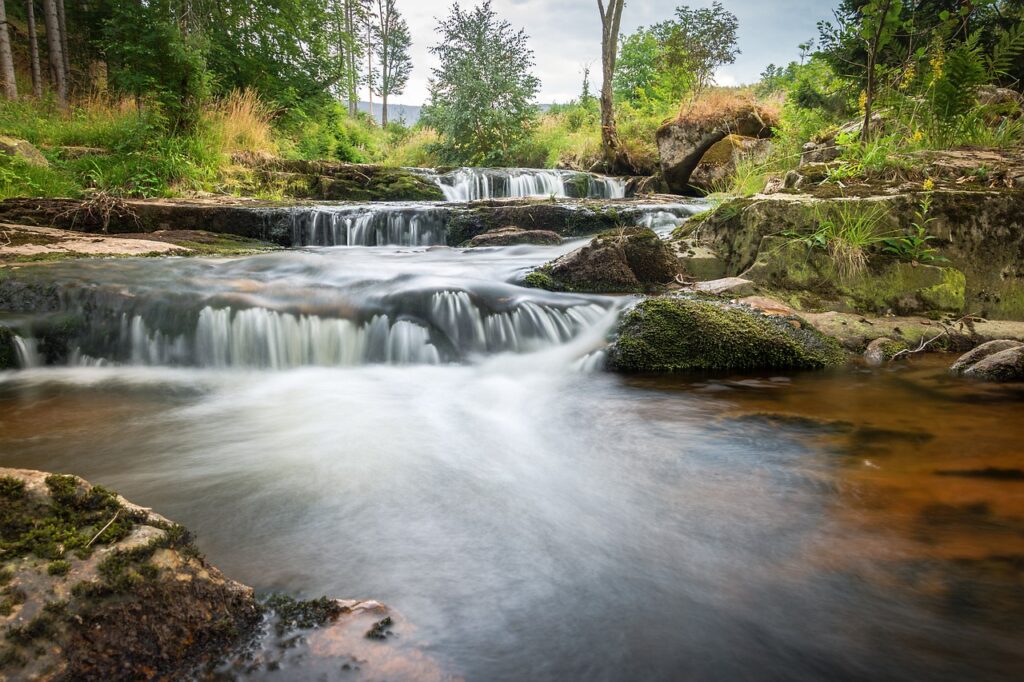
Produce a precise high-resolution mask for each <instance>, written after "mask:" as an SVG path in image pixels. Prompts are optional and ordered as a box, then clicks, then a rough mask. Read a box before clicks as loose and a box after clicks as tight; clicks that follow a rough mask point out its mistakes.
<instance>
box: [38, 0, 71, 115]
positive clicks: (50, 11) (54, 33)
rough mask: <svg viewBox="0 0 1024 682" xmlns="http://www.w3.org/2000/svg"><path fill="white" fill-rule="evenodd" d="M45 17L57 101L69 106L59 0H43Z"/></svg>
mask: <svg viewBox="0 0 1024 682" xmlns="http://www.w3.org/2000/svg"><path fill="white" fill-rule="evenodd" d="M43 19H44V20H45V21H46V43H47V45H48V46H49V48H50V49H49V53H50V75H51V76H52V80H53V86H54V89H55V90H56V91H57V103H58V104H60V106H61V108H62V109H65V108H67V106H68V81H67V73H66V72H65V71H64V53H63V50H61V44H60V23H59V22H58V21H57V0H43Z"/></svg>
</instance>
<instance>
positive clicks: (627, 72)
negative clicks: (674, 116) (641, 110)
mask: <svg viewBox="0 0 1024 682" xmlns="http://www.w3.org/2000/svg"><path fill="white" fill-rule="evenodd" d="M661 49H662V48H661V43H660V42H658V38H657V36H655V35H654V32H653V31H651V30H650V29H645V28H642V27H641V28H640V29H639V30H638V31H637V32H636V33H633V34H632V35H629V36H624V37H623V38H622V41H621V44H620V46H619V56H618V63H617V65H616V69H615V78H614V81H613V82H614V90H615V96H616V97H618V98H620V99H623V100H627V101H630V102H637V101H639V100H641V99H653V98H655V97H656V96H657V94H656V91H657V89H658V83H659V81H660V79H661V75H662V74H661V72H660V70H659V68H658V61H659V58H660V56H661Z"/></svg>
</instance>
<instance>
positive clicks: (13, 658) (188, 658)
mask: <svg viewBox="0 0 1024 682" xmlns="http://www.w3.org/2000/svg"><path fill="white" fill-rule="evenodd" d="M0 560H2V562H3V563H2V566H0V584H2V585H0V629H2V630H3V637H2V640H0V668H2V671H3V673H4V674H5V675H7V676H9V677H8V678H9V679H44V678H45V679H67V680H79V679H152V678H161V677H163V678H181V677H183V676H187V674H188V672H189V671H191V670H193V669H194V668H195V667H196V666H201V665H203V664H204V663H205V662H212V660H216V659H215V657H217V656H218V655H221V654H223V653H224V652H225V651H227V650H228V649H229V648H231V647H233V646H236V645H237V644H238V643H240V642H241V641H243V640H244V638H245V637H246V635H247V634H248V633H249V632H251V631H252V629H253V628H254V627H256V626H257V625H258V623H259V622H260V619H261V617H262V611H261V609H260V608H259V606H258V604H257V602H256V600H255V599H254V597H253V593H252V590H251V589H250V588H247V587H245V586H244V585H240V584H238V583H235V582H233V581H231V580H228V579H227V578H225V577H224V576H223V575H221V574H220V572H219V571H217V569H216V568H214V567H212V566H210V565H209V564H207V563H206V562H205V561H204V560H203V558H202V557H201V556H200V554H199V552H198V551H197V550H196V549H195V546H194V545H193V544H192V542H191V539H190V536H189V534H188V533H187V532H186V531H185V530H184V529H183V528H181V527H180V526H175V525H174V524H172V523H170V522H169V521H167V519H164V518H163V517H161V516H159V515H157V514H154V513H153V512H151V511H149V510H146V509H143V508H141V507H137V506H135V505H132V504H131V503H129V502H127V501H126V500H124V499H122V498H120V497H118V496H117V495H115V494H113V493H111V492H109V491H107V490H104V489H102V488H100V487H93V486H90V485H89V484H88V483H86V482H85V481H82V480H81V479H78V478H76V477H74V476H61V475H47V474H44V473H42V472H38V471H27V470H17V469H0Z"/></svg>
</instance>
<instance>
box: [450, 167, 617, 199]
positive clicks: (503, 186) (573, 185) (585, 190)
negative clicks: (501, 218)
mask: <svg viewBox="0 0 1024 682" xmlns="http://www.w3.org/2000/svg"><path fill="white" fill-rule="evenodd" d="M433 179H434V181H435V182H436V183H437V184H438V186H440V188H441V191H442V192H444V196H445V199H446V200H447V201H480V200H484V199H508V198H526V197H555V198H560V199H564V198H567V197H576V198H580V199H588V198H589V199H622V198H625V196H626V180H625V179H624V178H616V177H611V176H605V175H594V174H592V173H580V172H577V171H565V170H544V169H534V168H459V169H456V170H453V171H450V172H448V173H445V174H443V175H442V174H439V175H434V176H433ZM580 190H582V191H580Z"/></svg>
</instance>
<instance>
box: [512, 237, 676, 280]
mask: <svg viewBox="0 0 1024 682" xmlns="http://www.w3.org/2000/svg"><path fill="white" fill-rule="evenodd" d="M678 274H679V262H678V260H677V259H676V257H675V256H674V255H673V254H672V251H671V249H670V248H669V246H668V245H667V244H666V243H665V242H664V241H662V240H661V238H659V237H658V235H657V234H655V233H654V231H653V230H651V229H649V228H646V227H632V228H622V229H618V230H609V231H608V232H605V233H603V234H601V235H598V237H597V238H596V239H594V240H593V241H592V242H590V244H588V245H587V246H584V247H583V248H581V249H577V250H576V251H573V252H572V253H569V254H566V255H565V256H562V257H561V258H559V259H557V260H555V261H552V262H551V263H548V264H547V265H544V266H542V267H540V268H538V269H537V270H535V271H534V272H532V273H530V274H529V275H527V277H526V284H527V285H528V286H533V287H536V288H540V289H548V290H553V291H579V292H594V293H640V292H644V291H652V290H656V289H658V288H660V287H662V286H664V285H666V284H669V283H671V282H673V281H674V280H675V278H676V276H677V275H678Z"/></svg>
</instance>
